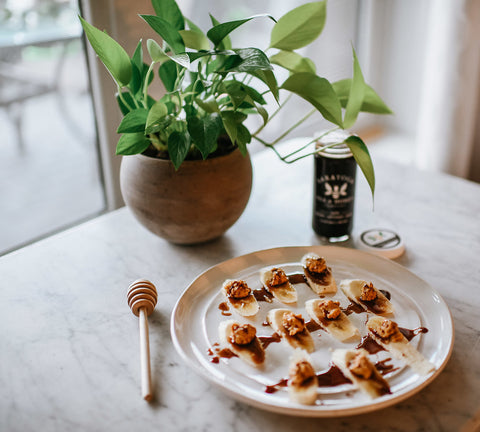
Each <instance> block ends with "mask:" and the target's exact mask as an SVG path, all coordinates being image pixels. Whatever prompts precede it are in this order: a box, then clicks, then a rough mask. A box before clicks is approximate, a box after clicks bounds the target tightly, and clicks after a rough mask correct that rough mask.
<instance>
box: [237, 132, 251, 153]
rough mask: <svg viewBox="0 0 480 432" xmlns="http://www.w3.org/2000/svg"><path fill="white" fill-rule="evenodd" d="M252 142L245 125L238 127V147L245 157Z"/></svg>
mask: <svg viewBox="0 0 480 432" xmlns="http://www.w3.org/2000/svg"><path fill="white" fill-rule="evenodd" d="M251 140H252V135H251V134H250V131H249V130H248V129H247V128H246V127H245V126H244V125H243V124H239V125H237V145H238V149H239V150H240V153H242V155H243V156H246V154H247V144H248V143H249V142H250V141H251Z"/></svg>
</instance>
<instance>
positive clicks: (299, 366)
mask: <svg viewBox="0 0 480 432" xmlns="http://www.w3.org/2000/svg"><path fill="white" fill-rule="evenodd" d="M288 377H289V381H290V382H291V384H292V385H294V386H297V387H299V386H301V385H302V384H304V383H305V382H306V381H308V380H310V379H311V378H314V377H315V371H314V370H313V367H312V365H311V364H310V363H309V362H308V361H305V360H304V361H300V362H296V363H295V364H293V365H292V367H291V368H290V371H289V374H288Z"/></svg>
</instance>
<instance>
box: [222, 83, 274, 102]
mask: <svg viewBox="0 0 480 432" xmlns="http://www.w3.org/2000/svg"><path fill="white" fill-rule="evenodd" d="M219 90H221V91H225V92H226V93H227V94H228V95H229V96H230V99H231V100H232V102H233V105H234V106H235V107H239V106H240V105H241V104H242V102H243V101H244V100H245V98H246V97H247V96H249V97H250V98H251V99H252V103H251V105H252V106H253V105H254V103H253V101H255V102H258V103H260V104H262V105H265V104H266V103H267V102H266V101H265V99H264V98H263V96H262V95H261V94H260V93H259V92H258V91H257V90H255V89H254V88H253V87H249V86H247V85H245V84H243V83H242V82H240V81H236V80H228V81H224V82H223V83H222V86H220V87H219Z"/></svg>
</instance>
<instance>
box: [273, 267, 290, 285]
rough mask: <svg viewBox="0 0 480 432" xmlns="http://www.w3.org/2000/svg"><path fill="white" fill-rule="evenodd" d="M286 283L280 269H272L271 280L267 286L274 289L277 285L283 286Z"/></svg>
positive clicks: (285, 276)
mask: <svg viewBox="0 0 480 432" xmlns="http://www.w3.org/2000/svg"><path fill="white" fill-rule="evenodd" d="M286 282H288V278H287V275H286V274H285V272H284V271H283V270H282V269H279V268H273V269H272V278H271V279H270V280H269V281H268V283H269V285H271V286H273V287H274V286H278V285H283V284H284V283H286Z"/></svg>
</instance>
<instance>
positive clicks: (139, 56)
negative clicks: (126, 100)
mask: <svg viewBox="0 0 480 432" xmlns="http://www.w3.org/2000/svg"><path fill="white" fill-rule="evenodd" d="M142 71H143V51H142V41H141V40H140V41H139V42H138V45H137V47H136V49H135V52H134V53H133V56H132V78H131V80H130V83H129V85H128V86H129V87H130V89H131V90H132V92H133V94H137V93H138V92H139V91H140V90H141V88H142V85H143V76H142Z"/></svg>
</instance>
